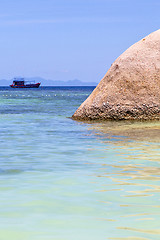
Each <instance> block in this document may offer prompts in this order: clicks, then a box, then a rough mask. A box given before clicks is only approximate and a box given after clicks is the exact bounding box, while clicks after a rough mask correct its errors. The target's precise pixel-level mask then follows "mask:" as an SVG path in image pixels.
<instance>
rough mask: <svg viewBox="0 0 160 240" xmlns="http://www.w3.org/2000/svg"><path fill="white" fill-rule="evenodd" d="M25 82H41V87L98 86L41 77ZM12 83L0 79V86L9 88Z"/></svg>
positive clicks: (95, 83)
mask: <svg viewBox="0 0 160 240" xmlns="http://www.w3.org/2000/svg"><path fill="white" fill-rule="evenodd" d="M25 80H26V81H35V82H41V86H97V84H98V83H97V82H82V81H80V80H78V79H74V80H68V81H60V80H50V79H44V78H41V77H30V78H25ZM12 82H13V79H11V80H6V79H1V80H0V86H9V85H10V84H12Z"/></svg>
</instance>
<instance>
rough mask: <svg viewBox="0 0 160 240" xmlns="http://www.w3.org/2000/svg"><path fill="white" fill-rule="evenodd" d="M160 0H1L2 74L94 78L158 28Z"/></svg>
mask: <svg viewBox="0 0 160 240" xmlns="http://www.w3.org/2000/svg"><path fill="white" fill-rule="evenodd" d="M159 10H160V1H159V0H14V1H13V0H0V66H1V67H0V69H1V71H0V79H2V78H5V79H11V78H13V77H14V76H23V77H31V76H32V77H33V76H40V77H44V78H46V79H52V80H71V79H75V78H77V79H80V80H82V81H96V82H99V81H100V79H101V78H102V77H103V76H104V74H105V73H106V72H107V70H108V69H109V67H110V65H111V63H112V62H113V61H114V60H115V59H116V58H117V57H118V56H119V55H120V54H121V53H122V52H123V51H125V50H126V49H127V48H128V47H129V46H130V45H132V44H134V43H135V42H136V41H138V40H140V39H141V38H143V37H144V36H146V35H148V34H149V33H151V32H153V31H155V30H157V29H159V28H160V14H159Z"/></svg>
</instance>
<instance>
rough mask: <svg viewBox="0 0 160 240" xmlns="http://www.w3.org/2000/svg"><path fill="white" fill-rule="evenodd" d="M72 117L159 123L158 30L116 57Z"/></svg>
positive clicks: (159, 43)
mask: <svg viewBox="0 0 160 240" xmlns="http://www.w3.org/2000/svg"><path fill="white" fill-rule="evenodd" d="M72 118H73V119H77V120H125V119H126V120H134V119H135V120H153V119H157V120H160V30H158V31H156V32H153V33H151V34H150V35H148V36H147V37H145V38H143V39H142V40H140V41H139V42H137V43H135V44H134V45H132V46H131V47H130V48H128V49H127V50H126V51H125V52H124V53H123V54H122V55H121V56H120V57H119V58H117V59H116V61H115V62H114V63H113V64H112V65H111V68H110V69H109V70H108V72H107V73H106V75H105V76H104V78H103V79H102V80H101V81H100V83H99V84H98V86H97V87H96V88H95V90H94V91H93V92H92V93H91V95H90V96H89V97H88V98H87V99H86V101H85V102H84V103H82V105H81V106H80V107H79V108H78V109H77V111H76V112H75V113H74V115H73V116H72Z"/></svg>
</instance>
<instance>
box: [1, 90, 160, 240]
mask: <svg viewBox="0 0 160 240" xmlns="http://www.w3.org/2000/svg"><path fill="white" fill-rule="evenodd" d="M93 89H94V88H92V87H78V88H76V87H72V88H71V87H68V88H66V87H61V88H58V87H50V88H47V87H46V88H39V89H34V90H31V89H27V90H21V89H19V90H16V89H9V88H2V87H1V88H0V240H11V239H12V240H39V239H42V240H47V239H50V240H51V239H52V240H105V239H117V240H122V239H127V240H134V239H135V240H148V239H151V240H153V239H154V240H159V239H160V123H159V122H150V123H132V122H127V123H126V122H125V123H124V122H120V123H109V122H108V123H80V122H76V121H73V120H72V119H70V118H69V117H70V116H71V115H72V114H73V113H74V111H75V110H76V109H77V107H78V106H79V105H80V104H81V103H82V102H83V101H84V100H85V99H86V98H87V97H88V95H89V94H90V93H91V92H92V90H93Z"/></svg>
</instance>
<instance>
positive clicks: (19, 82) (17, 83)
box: [10, 78, 41, 88]
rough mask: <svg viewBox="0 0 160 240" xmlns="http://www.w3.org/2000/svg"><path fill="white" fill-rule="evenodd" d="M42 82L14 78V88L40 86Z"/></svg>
mask: <svg viewBox="0 0 160 240" xmlns="http://www.w3.org/2000/svg"><path fill="white" fill-rule="evenodd" d="M40 84H41V83H34V82H33V81H25V80H24V78H14V79H13V83H12V85H10V87H12V88H38V87H39V86H40Z"/></svg>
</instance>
